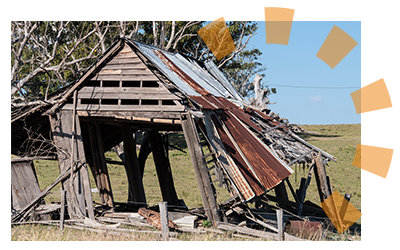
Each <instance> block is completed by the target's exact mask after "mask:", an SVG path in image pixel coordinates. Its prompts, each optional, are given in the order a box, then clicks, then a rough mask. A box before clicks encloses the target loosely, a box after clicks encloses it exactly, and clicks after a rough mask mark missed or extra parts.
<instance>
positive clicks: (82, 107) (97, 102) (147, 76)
mask: <svg viewBox="0 0 400 250" xmlns="http://www.w3.org/2000/svg"><path fill="white" fill-rule="evenodd" d="M78 85H79V86H74V87H75V89H76V90H77V100H76V104H75V105H74V102H73V95H72V94H71V96H70V98H69V99H68V100H67V102H66V104H65V105H64V106H63V107H62V109H63V110H72V109H73V108H74V106H75V109H76V111H77V112H79V115H84V116H86V115H96V116H102V115H106V116H109V115H110V113H113V114H114V115H118V114H120V113H121V112H142V113H143V112H180V111H183V110H184V106H182V105H181V104H180V102H179V101H180V98H179V97H177V96H176V95H174V94H172V93H171V92H170V91H169V90H168V89H167V88H166V87H165V86H164V85H163V83H162V82H161V81H160V80H159V79H158V77H157V76H155V75H154V73H153V72H152V71H151V70H150V69H149V68H148V67H147V66H146V64H145V63H143V61H142V59H141V58H140V57H139V56H138V55H137V53H136V52H135V51H133V50H132V48H131V47H130V46H129V45H128V44H124V45H123V46H122V48H120V49H119V50H117V51H116V52H115V53H114V54H112V55H109V56H108V57H106V58H104V59H103V61H102V63H101V64H99V65H98V66H96V65H95V66H94V68H93V69H91V73H90V74H89V75H86V76H84V78H83V79H81V80H80V81H79V83H78Z"/></svg>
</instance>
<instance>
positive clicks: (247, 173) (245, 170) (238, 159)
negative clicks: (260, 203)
mask: <svg viewBox="0 0 400 250" xmlns="http://www.w3.org/2000/svg"><path fill="white" fill-rule="evenodd" d="M211 119H212V120H213V123H214V125H215V127H216V128H217V130H218V134H219V136H220V138H221V140H222V142H223V144H224V147H225V149H226V150H227V152H228V153H229V154H230V155H231V156H232V158H233V160H234V162H235V164H236V165H237V166H238V167H239V170H240V172H241V173H242V175H243V176H244V178H245V179H246V181H247V183H249V185H250V187H251V188H252V189H253V191H254V193H255V194H256V196H259V195H261V194H263V193H264V192H265V191H264V188H263V187H262V185H261V183H260V182H259V181H258V179H257V178H256V177H255V176H254V174H253V172H252V170H251V169H250V168H249V166H248V165H247V163H246V161H245V160H244V159H243V157H242V156H241V155H240V152H239V151H238V150H237V149H236V147H235V145H234V143H233V142H232V140H231V139H230V138H229V136H228V134H227V133H226V132H225V130H224V128H223V127H222V124H221V122H220V121H219V119H218V117H217V116H216V115H214V114H213V115H211Z"/></svg>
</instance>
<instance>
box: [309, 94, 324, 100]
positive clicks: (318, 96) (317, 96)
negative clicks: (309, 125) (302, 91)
mask: <svg viewBox="0 0 400 250" xmlns="http://www.w3.org/2000/svg"><path fill="white" fill-rule="evenodd" d="M308 100H309V101H312V102H321V101H322V95H316V96H310V97H309V98H308Z"/></svg>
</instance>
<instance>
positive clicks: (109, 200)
mask: <svg viewBox="0 0 400 250" xmlns="http://www.w3.org/2000/svg"><path fill="white" fill-rule="evenodd" d="M88 130H89V138H90V146H91V150H92V159H93V165H91V168H92V173H93V175H94V178H95V179H96V184H97V188H98V190H99V195H100V200H101V203H103V204H106V205H108V206H109V207H114V199H113V195H112V190H111V184H110V179H109V176H108V169H107V164H106V159H105V156H104V148H103V147H104V146H103V139H102V136H101V130H100V125H99V123H98V122H97V121H92V122H88Z"/></svg>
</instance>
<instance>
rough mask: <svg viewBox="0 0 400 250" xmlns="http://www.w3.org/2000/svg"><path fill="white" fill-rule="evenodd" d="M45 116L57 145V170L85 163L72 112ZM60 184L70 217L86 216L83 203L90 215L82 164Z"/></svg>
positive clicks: (88, 188) (79, 136) (78, 129)
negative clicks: (64, 193) (65, 192)
mask: <svg viewBox="0 0 400 250" xmlns="http://www.w3.org/2000/svg"><path fill="white" fill-rule="evenodd" d="M49 119H50V126H51V130H52V135H53V141H54V143H55V145H56V146H57V148H58V152H57V155H58V161H59V168H60V173H61V174H63V173H65V172H66V171H67V169H69V168H70V167H71V166H76V165H77V164H78V162H81V163H84V162H86V157H85V151H84V147H83V140H82V134H81V128H80V122H79V117H78V116H77V115H76V114H74V113H73V112H72V111H66V110H61V111H59V112H57V113H55V114H54V116H50V117H49ZM71 121H74V123H73V124H71ZM66 153H67V154H66ZM62 185H63V187H64V189H65V190H67V191H68V195H67V198H66V200H67V204H68V214H69V215H70V217H71V218H81V217H83V216H86V205H87V210H88V215H89V217H91V218H94V212H93V201H92V196H91V192H90V183H89V176H88V173H87V168H86V164H84V166H83V167H82V168H81V169H80V170H79V171H78V172H77V174H74V175H71V176H70V178H68V179H66V180H65V181H63V183H62ZM85 202H86V204H85Z"/></svg>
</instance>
